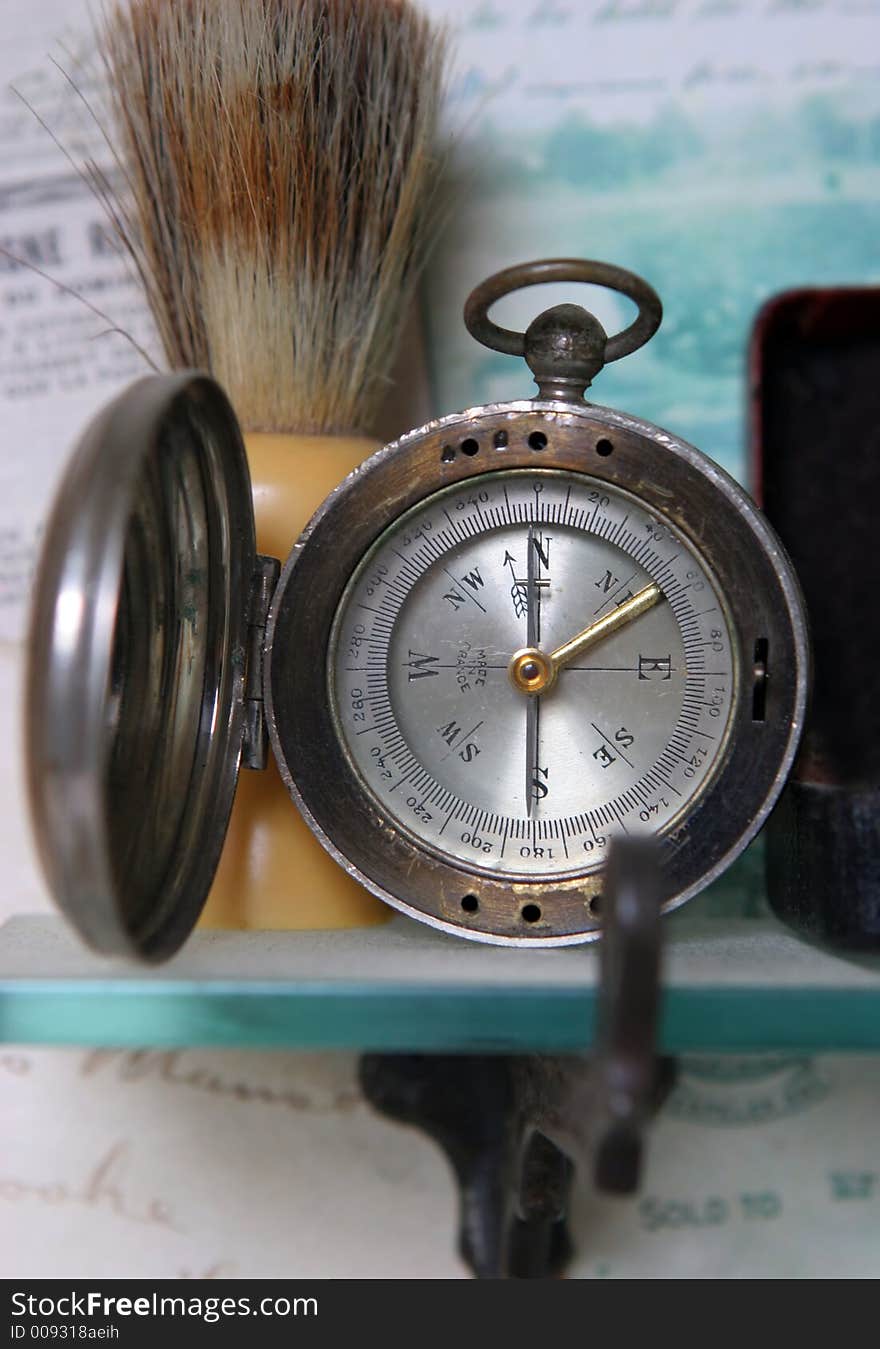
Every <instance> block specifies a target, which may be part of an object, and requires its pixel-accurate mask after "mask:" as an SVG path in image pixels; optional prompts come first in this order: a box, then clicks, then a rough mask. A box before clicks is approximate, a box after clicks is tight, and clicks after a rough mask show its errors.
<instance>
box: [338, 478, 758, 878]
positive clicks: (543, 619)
mask: <svg viewBox="0 0 880 1349" xmlns="http://www.w3.org/2000/svg"><path fill="white" fill-rule="evenodd" d="M336 630H337V634H338V635H337V639H336V651H335V658H334V683H335V699H336V706H337V709H338V716H339V721H340V726H341V730H342V733H343V738H344V742H345V745H346V748H347V751H348V753H349V755H350V756H351V758H352V759H353V760H354V762H355V764H356V766H357V768H358V770H359V772H360V774H361V776H362V777H363V779H364V781H365V782H366V783H367V785H368V787H369V789H370V791H371V792H372V793H373V794H374V795H375V797H376V798H377V800H378V801H379V802H380V803H381V805H382V808H383V810H384V812H385V813H387V814H390V815H391V816H392V817H393V818H394V819H395V820H396V821H397V823H398V824H400V825H401V827H402V828H404V829H405V830H406V831H407V832H408V833H410V834H411V835H412V836H414V837H415V838H416V839H417V840H418V841H419V842H420V843H421V845H422V846H426V847H428V848H429V849H433V850H436V851H437V852H440V853H443V854H445V855H452V856H454V857H457V858H459V859H461V860H462V861H464V862H465V863H466V864H467V865H468V866H469V867H471V868H477V869H485V870H487V871H491V872H495V873H499V874H503V875H509V876H511V877H517V876H521V877H534V876H538V875H541V876H547V875H558V876H564V875H566V874H568V873H571V874H574V873H583V872H584V871H585V870H589V869H591V868H593V867H594V866H596V867H598V866H601V864H602V863H603V861H604V859H605V856H606V853H607V849H608V844H609V841H610V839H611V837H612V836H613V835H614V834H615V833H619V832H645V831H650V832H652V833H663V832H666V831H667V830H669V829H670V828H672V827H673V826H674V824H675V822H676V820H677V819H678V818H679V817H680V816H681V815H682V814H683V812H685V811H686V810H688V809H689V808H690V806H691V805H692V804H693V802H694V800H695V798H696V796H697V795H698V794H699V793H700V792H701V790H702V789H703V787H704V785H705V784H706V782H707V781H708V780H709V778H710V777H711V775H712V773H713V769H714V767H715V766H716V765H717V764H718V762H719V760H720V757H721V755H722V752H723V749H724V744H725V738H726V734H727V728H728V722H729V720H730V717H729V714H730V708H731V704H732V699H733V678H734V676H733V658H732V655H731V641H730V633H729V628H728V621H727V618H726V617H725V613H724V610H723V608H722V605H721V601H720V599H719V595H718V591H717V588H716V586H715V584H714V582H713V579H712V576H711V575H710V573H709V571H708V569H707V567H706V566H705V564H704V562H703V561H702V560H701V558H700V557H699V555H698V554H697V552H696V551H695V549H694V547H693V545H692V544H691V543H689V542H686V541H685V539H684V538H683V537H682V536H680V535H679V534H678V533H677V532H676V531H675V530H674V528H673V527H672V526H670V525H669V523H668V522H667V521H665V520H664V521H662V522H658V521H657V520H656V519H655V518H654V517H652V516H651V515H650V514H649V513H648V511H647V510H646V508H645V506H644V504H643V503H641V502H639V501H638V500H637V499H636V498H635V497H633V496H631V495H630V494H629V493H627V492H625V491H623V490H621V489H619V488H617V487H614V486H611V485H609V484H608V483H605V482H601V481H599V480H597V479H591V478H589V477H587V476H585V475H583V474H571V473H567V472H565V471H555V470H542V471H529V470H511V471H510V472H507V473H492V474H491V475H486V476H485V477H483V478H476V479H472V480H470V481H469V482H468V483H467V484H466V485H465V486H464V487H456V488H452V489H449V490H446V491H442V492H439V493H437V494H435V495H434V496H432V497H429V498H428V499H427V500H426V501H424V502H423V503H421V504H420V505H419V506H418V507H416V508H415V509H414V510H412V511H410V512H409V513H408V514H407V515H405V516H403V517H402V518H401V519H400V520H398V521H397V522H396V523H395V525H394V526H393V527H392V528H391V529H389V530H388V531H387V532H386V533H385V534H384V535H383V536H382V537H381V538H380V539H379V541H378V543H377V544H376V546H375V547H374V548H373V549H372V550H371V552H370V553H369V554H368V556H367V558H366V559H365V560H364V562H363V563H362V564H361V566H360V567H359V569H358V571H357V572H356V573H355V575H354V577H353V578H352V581H351V583H350V585H349V587H348V590H347V592H346V595H345V597H344V598H343V602H342V605H341V607H340V614H339V619H338V622H337V629H336Z"/></svg>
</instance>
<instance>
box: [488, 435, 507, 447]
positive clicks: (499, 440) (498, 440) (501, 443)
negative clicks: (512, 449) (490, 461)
mask: <svg viewBox="0 0 880 1349" xmlns="http://www.w3.org/2000/svg"><path fill="white" fill-rule="evenodd" d="M492 444H493V445H494V446H495V448H496V450H506V449H507V432H506V431H496V432H495V434H494V436H493V437H492Z"/></svg>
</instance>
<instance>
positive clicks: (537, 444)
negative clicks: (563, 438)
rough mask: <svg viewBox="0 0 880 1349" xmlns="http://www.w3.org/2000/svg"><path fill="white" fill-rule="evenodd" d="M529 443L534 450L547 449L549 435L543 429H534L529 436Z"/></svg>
mask: <svg viewBox="0 0 880 1349" xmlns="http://www.w3.org/2000/svg"><path fill="white" fill-rule="evenodd" d="M529 445H530V446H531V448H532V449H533V450H546V448H547V437H546V436H545V435H544V432H543V431H533V432H532V434H531V435H530V436H529Z"/></svg>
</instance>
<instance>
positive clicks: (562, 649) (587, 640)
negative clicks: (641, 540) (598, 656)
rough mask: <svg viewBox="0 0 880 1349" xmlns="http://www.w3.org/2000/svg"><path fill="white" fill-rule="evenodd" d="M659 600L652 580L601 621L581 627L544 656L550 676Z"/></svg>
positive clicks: (599, 619)
mask: <svg viewBox="0 0 880 1349" xmlns="http://www.w3.org/2000/svg"><path fill="white" fill-rule="evenodd" d="M662 598H663V591H662V590H661V589H660V587H659V586H658V585H656V584H655V583H654V582H653V581H652V582H651V583H650V585H646V586H645V587H644V589H642V590H639V591H637V592H636V594H635V595H633V596H632V597H631V598H630V599H628V600H624V602H623V604H621V605H618V607H617V608H616V609H612V611H611V613H610V614H604V615H603V617H602V618H597V619H596V621H595V623H591V624H590V625H589V627H586V628H584V629H583V631H582V632H579V633H578V634H577V636H575V637H572V638H571V639H570V640H569V641H567V642H563V643H562V645H561V646H557V647H556V649H555V651H551V652H550V654H549V656H548V657H547V659H548V661H549V662H550V666H551V669H552V672H553V676H552V677H555V676H556V674H557V673H558V671H559V670H561V669H562V668H563V666H565V665H569V664H570V663H571V661H573V660H576V659H577V657H578V656H582V655H583V653H584V652H585V651H588V650H589V648H590V647H591V646H595V645H596V643H597V642H601V641H604V639H605V638H606V637H610V636H611V635H612V634H613V633H615V632H618V631H619V630H620V628H623V627H625V626H626V624H627V623H631V622H632V621H633V620H634V619H636V618H638V617H639V615H640V614H644V613H646V612H647V611H648V609H652V608H653V607H654V605H655V604H657V603H658V602H659V601H660V600H661V599H662Z"/></svg>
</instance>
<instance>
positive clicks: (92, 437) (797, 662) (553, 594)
mask: <svg viewBox="0 0 880 1349" xmlns="http://www.w3.org/2000/svg"><path fill="white" fill-rule="evenodd" d="M546 281H583V282H593V283H596V284H599V285H603V286H607V287H610V288H612V289H615V290H617V291H620V292H622V293H623V294H625V295H627V296H629V297H630V298H631V299H632V300H634V301H635V302H636V304H637V305H638V308H639V314H638V317H637V318H636V320H635V322H634V323H633V324H632V325H631V326H630V327H629V328H627V329H626V330H625V331H624V332H621V333H619V334H618V335H617V336H615V337H611V338H607V337H606V334H605V333H604V331H603V330H602V328H601V326H600V325H599V323H598V321H597V320H596V319H595V318H594V317H593V316H592V315H590V314H588V313H587V312H586V311H585V310H583V309H581V308H580V307H578V306H575V305H559V306H556V307H555V308H553V309H549V310H547V311H545V312H544V313H542V314H540V315H539V316H538V317H537V318H536V319H535V320H534V321H533V322H532V324H531V325H530V327H529V328H528V330H527V332H526V333H525V334H521V333H514V332H510V331H508V330H506V329H503V328H499V327H497V326H496V325H495V324H494V323H492V322H491V320H490V319H489V318H488V309H489V307H490V305H491V304H492V303H494V302H495V301H496V300H498V299H499V298H501V297H502V296H503V295H505V294H507V293H509V292H510V291H512V290H514V289H517V288H519V287H522V286H529V285H534V284H537V283H539V282H546ZM660 314H661V308H660V302H659V300H658V298H657V296H656V295H655V293H654V292H653V290H651V288H650V287H649V286H648V285H646V283H645V282H643V281H642V280H640V279H639V278H638V277H636V276H634V275H632V274H631V273H629V272H625V271H622V270H621V269H618V268H614V267H610V266H606V265H603V264H600V263H595V262H585V261H573V260H561V261H546V262H539V263H533V264H530V265H527V266H523V267H517V268H511V269H509V270H507V271H505V272H501V273H499V274H497V275H496V276H494V277H491V278H490V279H489V280H488V281H486V282H485V283H484V284H483V285H481V286H480V287H478V289H477V290H476V291H474V292H473V294H472V295H471V297H470V299H469V300H468V303H467V305H466V308H465V322H466V323H467V326H468V328H469V329H470V331H471V332H472V334H473V335H474V336H475V337H477V338H478V339H479V340H480V341H482V342H484V343H485V344H486V345H488V346H491V347H494V348H495V349H497V350H500V351H503V352H507V353H509V354H512V355H521V356H524V357H525V359H526V361H527V363H528V365H529V366H530V368H531V370H532V372H533V374H534V377H535V380H536V382H537V385H538V395H537V397H536V398H535V399H524V400H522V401H516V402H510V403H498V404H491V405H489V406H486V407H480V408H474V409H470V410H468V411H466V412H461V413H456V414H454V415H452V416H449V417H444V418H442V419H440V420H439V421H435V422H431V423H429V424H428V425H427V426H424V427H421V428H420V429H418V430H415V431H412V432H410V433H408V434H407V435H405V436H403V437H402V438H401V439H400V440H398V441H396V442H395V443H393V444H391V445H388V446H386V447H385V448H384V449H382V450H380V451H379V452H378V453H376V454H375V455H373V456H372V458H370V459H369V460H368V461H367V462H366V463H365V464H364V465H363V466H362V467H361V468H359V469H357V470H355V472H354V473H352V474H351V475H350V476H349V477H348V478H347V479H346V480H345V482H344V483H342V484H341V486H340V487H339V488H337V490H336V491H334V492H333V493H332V494H331V496H330V497H329V498H328V499H327V500H326V502H325V503H324V505H323V506H322V507H321V508H320V509H319V511H318V512H317V513H316V515H315V516H314V517H313V519H312V520H311V522H310V524H309V526H308V528H307V529H306V531H305V532H304V534H303V535H302V537H301V538H300V539H299V541H298V542H296V543H295V544H294V546H293V548H292V551H291V553H290V556H289V557H288V559H287V562H286V564H285V566H284V568H283V571H282V572H281V574H280V579H279V578H278V572H279V564H278V562H277V561H275V560H273V559H267V558H260V557H257V556H256V555H255V547H254V534H253V521H252V517H251V510H250V492H249V488H248V479H247V467H246V461H245V457H244V452H243V449H242V444H241V437H240V433H239V430H238V425H237V422H236V420H235V416H234V413H233V411H232V409H231V407H230V405H229V404H228V402H227V401H226V399H225V397H224V396H223V394H222V393H221V391H220V390H219V388H218V387H217V385H216V384H214V383H213V382H212V381H210V380H209V379H207V378H205V377H203V376H200V375H197V374H193V375H183V376H156V377H150V378H148V379H145V380H142V381H140V382H139V383H138V384H137V385H135V386H133V387H132V388H131V389H130V390H128V391H127V392H126V393H124V394H123V395H122V396H121V397H120V398H119V399H117V400H116V402H115V403H113V404H111V405H110V407H109V408H107V409H105V410H104V412H103V413H101V414H100V416H99V417H98V418H97V419H96V420H95V421H94V422H93V423H92V424H91V426H90V427H89V428H88V430H87V431H86V433H85V436H84V438H83V440H82V442H81V443H80V446H79V448H78V450H77V453H76V455H75V456H74V459H73V462H72V465H71V468H70V470H69V472H68V474H67V477H66V479H65V481H64V484H63V487H62V491H61V495H60V498H59V502H58V504H57V506H56V508H55V512H54V515H53V518H52V520H51V522H50V525H49V529H48V535H47V537H48V543H47V547H46V552H45V555H44V558H43V561H42V564H41V568H40V572H39V576H38V584H37V596H36V606H35V621H34V630H33V639H32V645H31V653H32V654H31V670H30V678H29V709H28V718H27V724H28V737H29V745H28V750H29V756H28V757H29V772H30V786H31V799H32V805H33V810H34V815H35V819H36V824H37V837H38V843H39V847H40V852H41V855H42V859H43V863H44V866H45V868H46V872H47V875H48V878H49V881H50V884H51V887H52V889H53V891H54V893H55V896H56V898H57V899H58V901H59V902H60V904H61V905H62V907H63V908H64V909H65V910H66V912H67V913H68V915H69V916H70V917H71V918H72V919H73V921H74V922H75V923H76V925H77V926H78V927H79V929H80V930H81V931H82V932H83V933H84V935H85V936H86V937H87V938H88V939H89V940H90V941H91V942H92V944H94V945H96V946H98V947H99V948H100V949H102V950H111V951H120V952H126V953H137V954H140V955H143V956H147V957H149V958H154V959H155V958H160V957H162V956H165V955H168V954H170V953H171V952H172V951H173V950H175V949H176V948H177V947H178V946H179V945H180V943H181V942H182V941H183V940H184V938H185V937H186V935H187V934H188V932H189V931H190V930H191V928H192V926H193V924H194V923H195V921H196V919H197V917H198V914H199V911H200V909H201V906H202V904H203V902H204V899H205V895H206V893H207V890H208V888H209V886H210V882H211V877H212V875H213V870H214V868H215V866H216V862H217V858H218V857H219V853H220V848H221V845H222V841H223V835H224V831H225V827H226V820H227V818H228V814H229V810H230V807H231V802H232V798H233V794H234V790H235V782H236V777H237V772H238V767H239V763H240V761H242V760H243V761H244V762H245V763H246V764H247V765H248V766H251V767H259V766H260V764H261V763H265V756H266V753H267V750H266V730H268V736H269V738H270V740H271V745H272V750H273V752H274V754H275V756H276V759H277V761H278V764H279V766H280V769H281V773H282V776H283V778H284V780H285V782H286V784H287V786H288V788H289V790H290V793H291V796H292V798H293V800H294V801H295V802H296V804H297V805H298V806H299V808H300V810H301V811H302V812H303V814H304V815H305V817H306V819H307V821H308V822H309V824H310V825H311V827H312V829H313V830H314V831H315V833H316V834H317V836H318V838H319V839H320V840H321V842H322V843H323V844H324V846H325V847H326V848H327V849H328V850H329V851H330V852H331V854H332V855H333V856H334V857H335V858H336V860H337V861H338V862H339V863H340V864H341V865H342V866H343V867H345V868H346V869H347V870H349V871H350V872H351V874H352V875H354V876H356V877H357V878H358V879H359V880H360V881H361V882H362V883H363V884H364V885H366V886H367V887H368V889H370V890H371V891H373V892H374V893H375V894H377V895H378V896H380V897H381V898H382V899H384V900H386V901H387V902H388V903H389V904H391V905H393V906H394V907H395V908H397V909H400V910H402V911H403V912H405V913H407V914H410V915H411V916H412V917H415V918H418V919H420V920H422V921H424V922H426V923H429V924H431V925H432V926H434V927H438V928H441V929H443V930H444V931H446V932H451V933H455V934H457V935H459V936H464V937H469V938H472V939H476V940H481V941H486V942H494V943H499V944H508V945H510V944H518V945H529V946H558V945H566V944H572V943H576V942H583V941H588V940H590V939H591V938H594V937H596V936H599V935H600V933H601V891H602V872H603V863H604V861H605V859H606V856H607V853H608V847H609V842H610V840H611V838H612V837H613V836H614V835H615V834H620V833H636V832H643V833H644V832H648V833H651V834H655V835H657V836H659V837H661V838H662V840H663V841H664V847H663V892H664V894H665V896H666V900H665V907H666V908H673V907H675V906H676V905H678V904H680V903H682V902H683V901H684V900H686V899H687V898H689V897H690V896H691V895H693V894H695V893H696V892H697V891H698V890H700V889H701V888H702V887H703V886H705V885H706V884H707V883H708V882H709V881H710V880H712V879H713V878H714V877H715V876H717V875H718V874H719V872H721V871H722V870H723V869H724V868H725V867H726V866H727V865H728V864H729V863H730V862H731V861H733V859H734V858H735V857H736V856H737V855H738V854H739V853H740V852H741V851H742V849H743V848H744V847H745V846H746V844H747V843H748V842H749V840H750V839H751V838H752V837H753V836H754V834H755V833H756V832H757V831H758V829H759V828H760V826H761V824H762V823H763V821H764V819H765V818H766V816H767V814H768V812H769V810H770V809H771V807H772V805H773V803H774V801H775V799H776V796H777V794H778V792H779V790H780V788H781V786H782V783H783V781H784V778H785V775H786V773H787V770H788V768H789V766H790V764H791V761H792V758H793V756H794V753H795V750H796V747H797V742H798V738H799V736H800V732H801V727H802V723H803V716H804V703H805V697H806V681H807V667H808V655H807V641H806V635H805V623H804V615H803V609H802V604H801V600H800V595H799V589H798V585H797V581H796V579H795V577H794V574H793V572H792V570H791V567H790V564H789V563H788V561H787V559H786V557H785V554H784V552H783V550H782V548H781V546H780V544H779V543H778V541H777V539H776V538H775V536H774V534H773V532H772V531H771V529H770V528H769V527H768V525H767V524H766V522H765V521H764V519H763V518H762V516H761V515H760V513H759V512H758V510H757V509H756V508H755V506H754V505H753V504H752V502H751V501H750V499H749V498H748V496H747V495H746V494H745V493H744V492H743V491H742V490H741V489H740V488H739V487H738V486H737V485H736V484H735V483H734V482H733V480H732V479H731V478H729V477H728V476H727V474H725V473H724V472H723V471H722V470H721V469H720V468H719V467H718V466H717V465H715V464H714V463H712V462H711V460H709V459H707V458H706V457H705V456H704V455H702V454H701V453H699V451H697V450H695V449H694V448H693V447H691V446H690V445H687V444H686V443H685V442H683V441H681V440H679V439H677V438H676V437H675V436H673V435H671V434H669V433H668V432H665V431H661V430H658V429H657V428H656V427H654V426H651V425H649V424H648V423H646V422H643V421H639V420H637V419H636V418H633V417H629V416H626V415H623V414H621V413H617V412H613V411H610V410H608V409H606V408H601V407H594V406H592V405H589V404H587V403H585V402H584V399H583V394H584V390H585V389H586V387H588V385H589V384H590V381H591V380H592V378H593V377H594V376H595V375H596V374H597V373H598V371H599V370H601V368H602V366H603V364H604V363H606V362H607V361H611V360H617V359H619V358H620V357H621V356H625V355H627V354H628V353H630V352H631V351H634V350H635V349H636V348H637V347H639V346H641V345H642V343H644V342H645V341H647V339H648V338H649V337H650V336H651V335H652V334H653V332H654V331H655V330H656V328H657V326H658V324H659V322H660ZM295 891H296V877H294V876H292V877H291V899H292V902H294V901H295Z"/></svg>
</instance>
